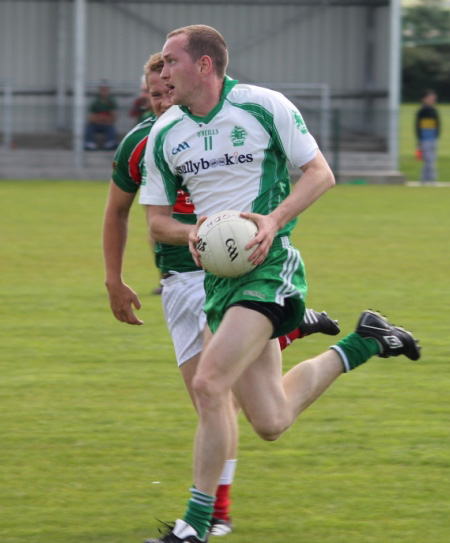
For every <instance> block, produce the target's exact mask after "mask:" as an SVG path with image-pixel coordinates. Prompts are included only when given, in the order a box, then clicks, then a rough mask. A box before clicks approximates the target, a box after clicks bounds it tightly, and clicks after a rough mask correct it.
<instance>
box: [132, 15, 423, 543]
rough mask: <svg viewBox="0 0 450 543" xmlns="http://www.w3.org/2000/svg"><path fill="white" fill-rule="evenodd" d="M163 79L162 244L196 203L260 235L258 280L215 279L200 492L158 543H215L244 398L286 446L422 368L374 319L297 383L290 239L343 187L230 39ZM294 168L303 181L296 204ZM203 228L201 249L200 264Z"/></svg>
mask: <svg viewBox="0 0 450 543" xmlns="http://www.w3.org/2000/svg"><path fill="white" fill-rule="evenodd" d="M163 57H164V68H163V70H162V72H161V77H162V79H163V80H164V81H165V82H166V85H167V87H168V88H169V89H170V95H171V101H172V104H177V105H178V107H177V106H173V107H172V108H171V109H170V110H169V111H168V112H167V113H166V114H165V115H164V116H163V117H162V118H161V119H159V120H158V121H157V122H156V123H155V125H154V127H153V129H152V132H151V134H150V136H149V140H148V144H147V149H146V156H145V167H146V174H145V177H144V182H143V183H142V188H141V192H140V202H141V203H143V204H146V205H147V215H148V220H149V226H150V232H151V235H152V236H154V237H155V239H158V240H160V241H165V242H168V243H180V242H181V241H183V239H184V238H183V236H184V235H185V234H184V233H183V234H181V233H180V229H179V227H178V226H177V223H176V221H175V220H174V219H173V218H172V217H171V213H172V206H173V204H174V203H175V201H176V197H177V192H178V190H179V189H180V188H183V189H184V190H187V191H188V192H189V194H190V197H191V199H192V201H193V203H194V205H195V209H196V212H197V214H198V216H200V217H201V218H200V220H199V221H198V223H197V226H198V225H199V224H200V223H201V222H202V221H203V220H204V219H205V217H206V216H208V215H210V214H212V213H214V212H217V211H222V210H224V209H239V210H241V211H242V212H243V213H242V215H243V216H244V217H247V218H250V219H252V220H254V221H255V222H256V223H257V225H258V228H259V232H258V235H257V236H256V237H255V239H254V240H253V241H252V242H250V243H249V244H248V248H250V247H254V249H255V250H254V252H253V253H252V255H251V256H250V258H251V259H252V260H253V261H254V263H255V264H257V266H256V268H255V269H254V270H252V271H251V272H250V273H248V274H247V275H245V276H243V277H239V278H235V279H224V278H218V277H215V276H213V275H211V274H209V273H207V274H206V278H205V290H206V304H205V311H206V313H207V320H208V325H209V329H210V331H207V333H206V335H205V343H204V347H203V351H202V354H201V356H200V361H199V363H198V367H197V371H196V373H195V376H194V379H193V382H192V388H193V393H194V397H195V405H196V407H197V411H198V415H199V424H198V429H197V433H196V437H195V447H194V450H195V454H194V457H195V458H194V474H193V478H194V486H193V487H192V488H191V489H190V491H191V498H190V500H189V502H188V508H187V511H186V513H185V515H184V517H183V519H178V520H177V521H176V522H175V524H174V526H173V527H170V528H169V531H168V533H167V534H166V535H164V536H162V537H159V538H156V539H150V540H148V541H149V542H150V543H161V542H162V543H180V542H189V543H199V542H204V541H206V540H207V539H208V532H209V528H210V522H211V518H212V515H213V510H214V502H215V496H214V494H215V490H216V487H217V484H218V481H219V479H220V473H221V471H222V469H223V466H224V463H225V461H226V459H227V455H228V451H229V449H230V443H231V442H232V440H233V432H232V430H231V429H230V422H229V421H230V419H229V403H230V398H231V395H232V392H233V393H234V395H235V396H236V398H237V400H238V402H239V404H240V407H241V408H242V410H243V412H244V414H245V415H246V417H247V418H248V420H249V421H250V423H251V424H252V425H253V427H254V429H255V431H256V432H257V433H258V434H259V435H260V436H261V437H262V438H263V439H266V440H275V439H277V438H278V437H279V436H280V435H281V434H282V433H283V432H284V431H285V430H286V429H287V428H289V427H290V426H291V425H292V423H293V422H294V420H295V419H296V418H297V417H298V415H299V414H300V413H301V412H302V411H304V410H305V409H306V408H307V407H308V406H309V405H310V404H311V403H313V402H314V401H315V400H316V399H317V398H318V397H319V396H320V395H321V394H322V393H323V392H324V391H325V390H326V389H327V388H328V387H329V386H330V385H331V383H333V381H335V379H337V377H338V376H340V375H341V374H342V373H343V372H344V371H349V370H351V369H354V368H355V367H357V366H359V365H360V364H362V363H364V362H365V361H366V360H368V359H369V358H370V357H371V356H374V355H379V356H383V357H388V356H397V355H399V354H404V355H406V356H407V357H409V358H411V359H417V358H419V355H420V351H419V347H418V345H417V342H416V340H415V339H414V338H413V336H412V335H411V334H410V333H409V332H406V331H405V330H403V329H400V328H398V327H394V326H393V325H391V324H389V323H388V322H387V321H386V320H385V319H384V318H382V317H381V316H379V315H378V314H376V313H373V312H371V311H366V312H364V313H363V314H362V315H361V317H360V319H359V321H358V324H357V329H356V332H355V333H352V334H350V335H349V336H347V337H345V338H344V339H342V340H341V341H339V342H338V343H337V345H335V346H333V347H331V348H330V349H329V350H328V351H326V352H325V353H323V354H321V355H319V356H317V357H316V358H314V359H312V360H308V361H305V362H302V363H300V364H298V365H297V366H295V367H294V368H292V369H291V370H290V371H289V372H287V373H286V375H284V376H282V372H281V355H280V346H279V342H278V341H273V340H272V339H273V338H277V337H279V336H281V335H283V334H285V333H286V332H289V331H290V330H292V329H293V328H294V327H295V326H296V323H298V322H301V320H302V317H303V315H304V311H305V295H306V280H305V273H304V267H303V263H302V260H301V257H300V254H299V252H298V251H297V250H296V249H295V248H294V247H292V246H291V244H290V241H289V235H290V232H291V231H292V229H293V227H294V225H295V220H296V217H297V216H298V215H299V214H300V213H301V212H303V211H304V210H305V209H307V208H308V207H309V206H310V205H312V204H313V203H314V202H315V201H316V200H317V199H318V198H319V197H320V196H321V195H322V194H323V193H325V192H326V191H327V190H328V189H329V188H330V187H332V186H333V185H334V177H333V174H332V172H331V170H330V168H329V166H328V164H327V162H326V161H325V159H324V157H323V155H322V154H321V152H320V151H319V149H318V147H317V144H316V142H315V140H314V138H313V137H312V136H311V135H310V134H309V133H308V130H307V127H306V125H305V123H304V121H303V119H302V116H301V114H300V112H299V111H298V110H297V108H296V107H295V106H294V105H293V104H292V103H291V102H289V101H288V100H287V99H286V98H285V97H284V96H282V95H281V94H279V93H276V92H273V91H270V90H268V89H262V88H258V87H254V86H250V85H241V84H239V83H238V82H237V81H234V80H232V79H230V78H228V77H227V76H226V75H225V71H226V67H227V62H228V53H227V48H226V44H225V41H224V40H223V38H222V36H221V35H220V34H219V33H218V32H217V31H216V30H215V29H213V28H211V27H207V26H205V25H193V26H188V27H183V28H181V29H178V30H175V31H173V32H171V33H170V34H168V37H167V41H166V43H165V45H164V48H163ZM288 162H290V163H291V164H292V165H294V166H296V167H298V168H300V169H301V170H302V171H303V175H302V176H301V178H300V180H299V181H298V182H297V184H296V185H295V187H294V189H293V190H292V193H290V182H289V181H290V180H289V174H288ZM196 229H197V227H196V228H194V229H193V230H192V231H191V233H190V248H191V252H192V253H193V255H194V258H195V259H196V261H197V262H199V261H198V252H197V250H196V243H197V241H198V238H197V236H196Z"/></svg>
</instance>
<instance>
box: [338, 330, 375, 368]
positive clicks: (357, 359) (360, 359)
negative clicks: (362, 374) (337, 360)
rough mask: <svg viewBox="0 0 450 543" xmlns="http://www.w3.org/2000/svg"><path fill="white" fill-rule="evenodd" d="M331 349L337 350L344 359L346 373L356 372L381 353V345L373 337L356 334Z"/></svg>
mask: <svg viewBox="0 0 450 543" xmlns="http://www.w3.org/2000/svg"><path fill="white" fill-rule="evenodd" d="M330 349H333V350H335V351H336V352H337V353H338V355H339V356H340V357H341V358H342V363H343V364H344V368H345V371H346V372H348V371H350V370H354V369H355V368H356V367H358V366H360V365H361V364H364V362H367V360H369V358H371V357H372V356H375V355H378V354H380V353H381V348H380V345H379V344H378V342H377V340H376V339H374V338H372V337H367V338H362V337H361V336H360V335H359V334H357V333H356V332H353V333H351V334H349V335H348V336H346V337H344V338H343V339H341V340H340V341H338V342H337V343H336V345H332V346H331V347H330Z"/></svg>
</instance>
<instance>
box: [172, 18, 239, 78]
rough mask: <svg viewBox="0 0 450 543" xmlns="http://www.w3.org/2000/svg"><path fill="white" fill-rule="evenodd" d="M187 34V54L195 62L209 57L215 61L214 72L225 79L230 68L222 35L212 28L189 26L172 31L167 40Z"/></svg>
mask: <svg viewBox="0 0 450 543" xmlns="http://www.w3.org/2000/svg"><path fill="white" fill-rule="evenodd" d="M179 34H185V35H186V36H187V38H188V41H187V46H186V52H187V53H188V54H189V56H190V57H191V59H192V61H193V62H196V61H197V60H198V59H199V58H200V57H202V56H203V55H207V56H209V57H210V58H211V60H212V61H213V66H214V71H215V73H216V75H217V76H219V77H225V72H226V69H227V66H228V50H227V44H226V42H225V40H224V38H223V36H222V34H221V33H220V32H219V31H217V30H216V29H215V28H213V27H212V26H207V25H189V26H183V27H181V28H177V29H176V30H172V32H169V34H167V38H171V37H173V36H178V35H179Z"/></svg>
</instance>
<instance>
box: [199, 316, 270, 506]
mask: <svg viewBox="0 0 450 543" xmlns="http://www.w3.org/2000/svg"><path fill="white" fill-rule="evenodd" d="M271 334H272V325H271V323H270V322H269V320H268V319H267V318H266V317H264V316H263V315H261V314H260V313H257V312H255V311H251V310H249V309H245V308H241V307H232V308H231V309H229V310H228V311H227V313H226V315H225V317H224V319H223V321H222V323H221V325H220V327H219V330H218V331H217V332H216V334H215V335H214V336H213V337H212V338H211V340H210V341H209V343H208V344H207V345H206V347H205V348H204V350H203V353H202V355H201V358H200V363H199V366H198V369H197V373H196V375H195V377H194V381H193V388H194V393H195V396H196V402H197V408H198V412H199V425H198V429H197V435H196V439H195V450H194V452H195V455H194V456H195V467H194V481H195V485H196V487H197V489H198V490H200V491H201V492H204V493H206V494H209V495H213V494H214V492H215V489H216V486H217V483H218V481H219V477H220V473H221V470H222V468H223V465H224V463H225V460H226V459H227V458H226V457H227V452H228V451H229V450H230V444H231V443H232V440H233V428H232V426H231V425H230V406H231V405H232V403H231V402H232V394H231V387H232V385H233V383H234V382H235V381H236V380H237V379H238V378H239V376H240V374H241V373H242V372H243V371H244V370H245V369H246V367H247V366H248V365H250V364H251V363H252V362H253V360H255V359H256V358H257V357H258V356H259V355H260V353H261V351H262V350H263V349H264V346H265V344H266V343H267V341H268V339H269V337H270V335H271Z"/></svg>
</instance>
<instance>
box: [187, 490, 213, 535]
mask: <svg viewBox="0 0 450 543" xmlns="http://www.w3.org/2000/svg"><path fill="white" fill-rule="evenodd" d="M190 490H191V493H192V498H191V499H190V500H189V501H188V508H187V511H186V514H185V515H184V519H183V520H184V521H186V522H187V523H188V524H190V525H191V526H192V527H193V528H195V529H196V530H197V535H198V537H199V539H206V534H207V532H208V531H209V528H210V527H211V518H212V514H213V511H214V502H215V500H216V497H215V496H210V495H209V494H205V493H203V492H200V491H198V490H197V489H196V488H195V487H192V488H191V489H190Z"/></svg>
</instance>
